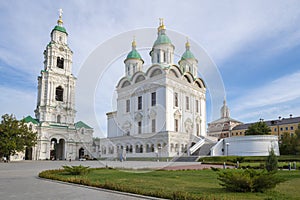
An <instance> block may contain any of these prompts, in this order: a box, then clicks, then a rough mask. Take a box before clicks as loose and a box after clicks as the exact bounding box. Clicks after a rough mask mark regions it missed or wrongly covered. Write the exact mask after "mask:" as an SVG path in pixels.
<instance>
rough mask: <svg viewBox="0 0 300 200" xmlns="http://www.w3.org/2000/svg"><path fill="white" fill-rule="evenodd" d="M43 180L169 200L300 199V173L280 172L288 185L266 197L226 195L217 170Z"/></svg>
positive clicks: (52, 173) (94, 173)
mask: <svg viewBox="0 0 300 200" xmlns="http://www.w3.org/2000/svg"><path fill="white" fill-rule="evenodd" d="M39 176H40V177H44V178H51V179H57V180H62V181H67V182H75V183H78V184H85V185H90V186H96V187H101V188H107V189H114V190H120V191H125V192H131V193H137V194H144V195H150V196H157V197H162V198H169V199H189V200H192V199H249V200H250V199H269V200H271V199H274V200H275V199H300V190H299V189H298V187H299V185H300V173H299V171H279V172H278V176H280V177H283V178H285V179H286V181H285V182H283V183H281V184H279V185H277V186H276V188H275V189H272V190H270V191H267V192H265V193H233V192H226V191H225V189H223V188H222V187H221V186H220V185H219V182H218V181H217V173H216V172H214V171H213V170H198V171H197V170H182V171H163V170H158V171H151V172H147V173H142V172H139V171H131V172H128V171H120V170H116V169H91V171H90V173H89V174H87V175H85V176H72V175H67V174H66V173H65V172H64V171H63V170H49V171H44V172H41V173H40V175H39Z"/></svg>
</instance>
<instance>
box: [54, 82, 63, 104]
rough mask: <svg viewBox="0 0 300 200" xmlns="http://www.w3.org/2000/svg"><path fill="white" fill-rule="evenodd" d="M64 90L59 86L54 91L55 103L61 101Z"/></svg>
mask: <svg viewBox="0 0 300 200" xmlns="http://www.w3.org/2000/svg"><path fill="white" fill-rule="evenodd" d="M63 96H64V89H63V88H62V87H61V86H58V87H57V88H56V90H55V100H56V101H63V100H64V98H63Z"/></svg>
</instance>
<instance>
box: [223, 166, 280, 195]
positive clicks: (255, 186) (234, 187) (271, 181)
mask: <svg viewBox="0 0 300 200" xmlns="http://www.w3.org/2000/svg"><path fill="white" fill-rule="evenodd" d="M218 180H219V181H220V185H221V186H223V187H225V189H226V190H228V191H232V192H264V191H265V190H267V189H271V188H274V187H275V186H276V185H277V184H278V183H280V182H282V181H283V180H282V179H279V178H278V177H276V175H275V173H274V172H267V171H265V170H253V169H246V170H224V171H221V172H219V173H218Z"/></svg>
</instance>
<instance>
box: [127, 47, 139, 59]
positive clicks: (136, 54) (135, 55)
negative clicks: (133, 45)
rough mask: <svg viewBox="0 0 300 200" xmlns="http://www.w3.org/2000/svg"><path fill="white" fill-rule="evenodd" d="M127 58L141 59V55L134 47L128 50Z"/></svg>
mask: <svg viewBox="0 0 300 200" xmlns="http://www.w3.org/2000/svg"><path fill="white" fill-rule="evenodd" d="M129 58H134V59H141V60H142V57H141V55H140V54H139V52H137V50H135V49H133V50H132V51H130V52H129V54H128V55H127V59H129Z"/></svg>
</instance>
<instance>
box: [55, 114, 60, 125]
mask: <svg viewBox="0 0 300 200" xmlns="http://www.w3.org/2000/svg"><path fill="white" fill-rule="evenodd" d="M60 121H61V116H60V115H57V119H56V122H57V123H60Z"/></svg>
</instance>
